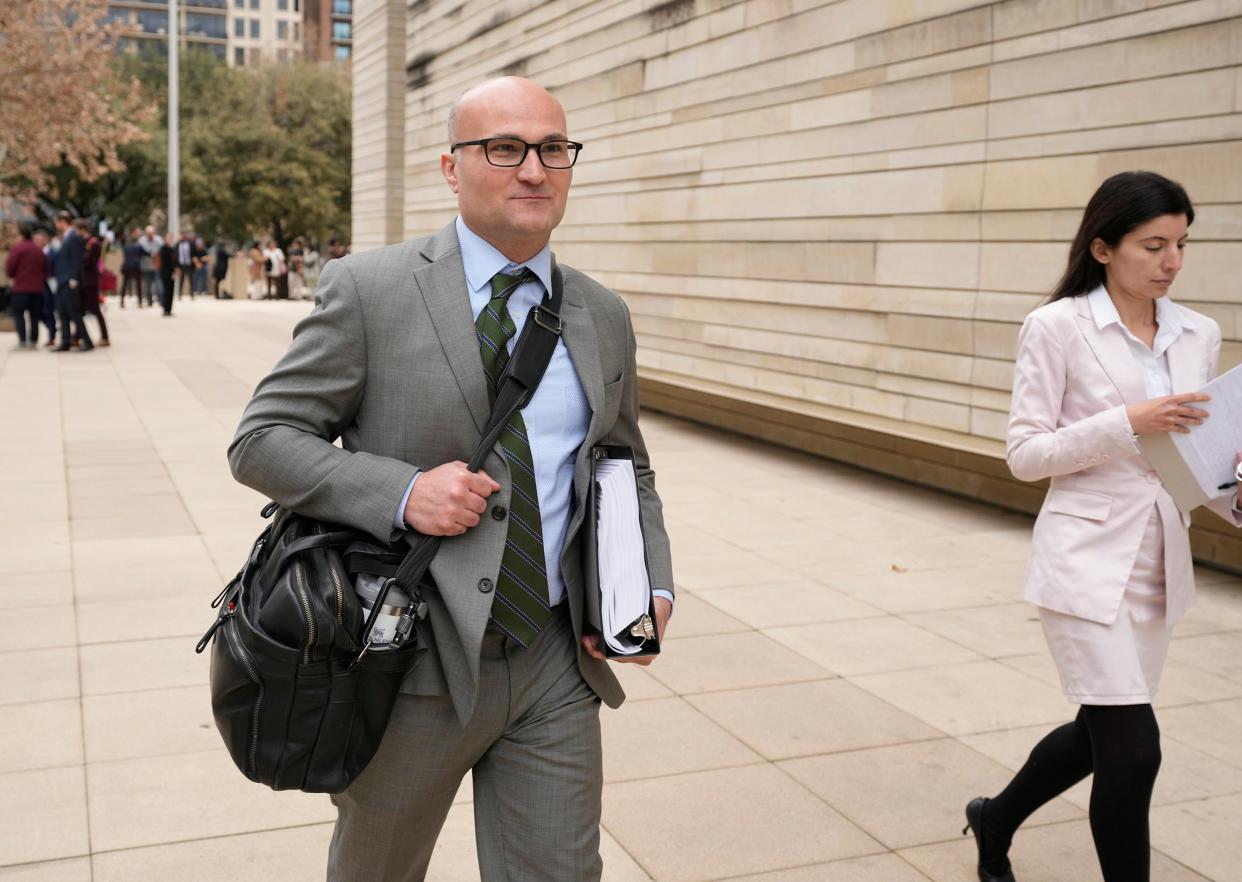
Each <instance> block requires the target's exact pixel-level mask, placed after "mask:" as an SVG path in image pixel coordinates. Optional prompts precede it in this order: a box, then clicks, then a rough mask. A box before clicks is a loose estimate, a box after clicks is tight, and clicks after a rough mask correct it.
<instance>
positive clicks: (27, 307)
mask: <svg viewBox="0 0 1242 882" xmlns="http://www.w3.org/2000/svg"><path fill="white" fill-rule="evenodd" d="M4 272H5V273H6V274H7V275H8V277H9V278H10V279H11V280H12V282H13V284H12V291H13V294H12V302H11V303H10V305H9V308H10V310H11V311H12V313H13V323H14V324H15V325H16V326H17V348H18V349H24V348H26V347H30V348H31V349H34V348H35V347H37V346H38V345H39V317H40V316H41V315H42V313H43V285H44V284H45V283H46V282H47V257H45V256H44V254H43V249H42V248H40V247H39V246H38V245H36V244H35V243H34V241H33V233H32V232H31V230H30V227H27V226H23V227H22V228H21V239H20V240H19V241H18V242H17V244H16V245H14V246H13V248H12V250H11V251H9V256H8V257H7V258H6V259H5V261H4ZM27 314H29V315H30V339H29V340H27V339H26V316H27Z"/></svg>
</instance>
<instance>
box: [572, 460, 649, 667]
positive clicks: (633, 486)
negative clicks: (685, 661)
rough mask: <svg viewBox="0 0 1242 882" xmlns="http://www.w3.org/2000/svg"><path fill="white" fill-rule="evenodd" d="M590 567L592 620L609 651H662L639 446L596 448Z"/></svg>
mask: <svg viewBox="0 0 1242 882" xmlns="http://www.w3.org/2000/svg"><path fill="white" fill-rule="evenodd" d="M584 570H585V574H586V616H587V625H588V626H589V627H591V628H594V629H595V630H596V631H597V632H598V633H599V634H600V635H601V640H600V648H601V649H602V650H603V652H604V655H606V656H607V657H609V658H634V657H638V656H645V655H656V654H658V653H659V651H660V638H659V635H658V634H657V633H656V627H655V621H656V615H655V601H654V599H653V597H652V594H651V573H650V569H649V568H648V565H647V544H646V542H645V541H644V537H643V522H642V516H641V509H640V505H639V500H638V481H637V477H636V475H635V472H634V451H633V450H632V449H630V448H629V447H621V446H616V445H599V446H597V447H594V448H592V450H591V487H590V490H589V491H588V494H587V531H586V560H585V567H584Z"/></svg>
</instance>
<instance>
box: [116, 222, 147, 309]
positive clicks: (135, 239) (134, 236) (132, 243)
mask: <svg viewBox="0 0 1242 882" xmlns="http://www.w3.org/2000/svg"><path fill="white" fill-rule="evenodd" d="M141 237H142V231H141V230H139V229H138V228H137V227H134V229H133V230H131V231H130V234H129V241H127V242H126V243H125V247H124V249H123V254H124V256H123V257H122V258H121V279H122V281H121V309H124V308H125V295H126V294H128V293H129V290H130V288H131V287H132V288H133V290H134V294H135V299H136V300H137V301H138V308H139V309H141V308H142V258H143V257H144V256H145V255H146V252H145V251H144V250H143V248H142V242H141V241H140V239H141Z"/></svg>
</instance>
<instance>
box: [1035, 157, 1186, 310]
mask: <svg viewBox="0 0 1242 882" xmlns="http://www.w3.org/2000/svg"><path fill="white" fill-rule="evenodd" d="M1166 214H1172V215H1178V214H1184V215H1186V224H1187V226H1189V225H1190V224H1192V223H1194V222H1195V207H1194V206H1193V205H1191V204H1190V197H1189V196H1187V195H1186V191H1185V190H1184V189H1183V188H1182V185H1181V184H1179V183H1177V181H1170V180H1169V179H1168V178H1166V177H1164V176H1163V175H1158V174H1156V173H1155V172H1149V171H1134V172H1121V173H1120V174H1116V175H1113V176H1112V177H1111V178H1109V179H1108V180H1107V181H1105V182H1104V183H1102V184H1100V188H1099V189H1098V190H1096V191H1095V195H1093V196H1092V197H1091V201H1090V202H1088V203H1087V209H1086V211H1084V212H1083V213H1082V223H1081V224H1080V225H1079V227H1078V234H1077V235H1075V236H1074V243H1073V244H1072V245H1070V252H1069V262H1068V263H1067V265H1066V267H1065V275H1063V276H1061V281H1059V282H1057V286H1056V288H1055V289H1054V290H1053V292H1052V297H1050V298H1049V301H1050V302H1051V301H1052V300H1060V299H1061V298H1062V297H1077V296H1078V295H1079V294H1088V293H1090V292H1091V291H1094V290H1095V289H1096V288H1098V287H1099V286H1100V285H1102V284H1104V265H1103V264H1102V263H1100V262H1099V261H1098V260H1096V259H1095V257H1093V256H1092V254H1091V243H1092V242H1094V241H1095V240H1096V239H1102V240H1103V241H1104V243H1105V244H1106V245H1108V247H1110V248H1116V247H1117V245H1118V244H1119V243H1120V242H1121V240H1122V239H1123V238H1124V237H1125V235H1126V233H1128V232H1130V231H1131V230H1133V229H1134V228H1135V227H1137V226H1140V225H1142V224H1145V223H1147V222H1148V221H1149V220H1152V219H1153V218H1157V217H1162V216H1164V215H1166Z"/></svg>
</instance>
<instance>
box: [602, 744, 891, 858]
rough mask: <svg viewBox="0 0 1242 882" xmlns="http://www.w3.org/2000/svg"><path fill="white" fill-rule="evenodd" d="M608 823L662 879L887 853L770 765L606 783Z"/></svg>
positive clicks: (618, 839) (609, 828)
mask: <svg viewBox="0 0 1242 882" xmlns="http://www.w3.org/2000/svg"><path fill="white" fill-rule="evenodd" d="M759 807H762V809H760V808H759ZM604 824H605V825H606V826H607V827H608V830H609V831H610V832H611V833H612V834H613V836H615V837H616V838H617V841H618V842H620V843H621V845H622V846H624V847H625V849H626V851H628V852H629V853H630V854H632V855H633V856H634V857H635V859H636V860H637V861H638V862H639V863H640V864H641V865H642V866H643V867H644V868H645V869H646V870H647V872H648V873H650V875H651V877H652V878H653V879H655V880H657V882H663V880H669V879H679V880H687V882H706V880H709V879H720V878H724V877H729V876H740V875H744V874H747V873H752V874H753V873H757V872H763V871H769V870H779V869H785V868H789V867H798V866H802V865H805V864H812V863H822V862H825V861H829V860H832V859H834V858H845V857H855V856H858V855H864V854H874V853H877V852H880V851H883V850H884V849H883V846H881V845H880V844H879V843H878V842H876V841H875V840H874V839H872V838H871V837H869V836H867V835H866V834H865V833H864V832H863V831H862V830H860V829H858V828H857V827H856V826H854V825H853V824H851V823H850V822H849V821H847V820H846V819H845V818H844V817H842V816H841V815H840V814H839V813H838V812H836V811H834V810H833V809H832V808H831V807H829V806H828V805H827V804H826V803H824V802H823V801H821V800H819V799H818V798H816V797H815V796H813V795H812V794H811V793H809V792H808V791H806V790H805V789H804V788H802V787H801V786H800V785H798V784H797V783H796V782H795V781H794V780H793V779H792V778H790V777H789V776H788V775H785V774H784V773H782V772H781V771H779V770H778V769H776V768H774V767H773V766H770V765H756V766H744V767H741V768H736V769H717V770H713V771H710V772H696V773H693V774H689V775H676V776H672V777H667V778H653V779H650V780H646V781H634V782H627V783H622V784H608V785H605V787H604ZM705 831H711V834H710V835H704V832H705Z"/></svg>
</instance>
